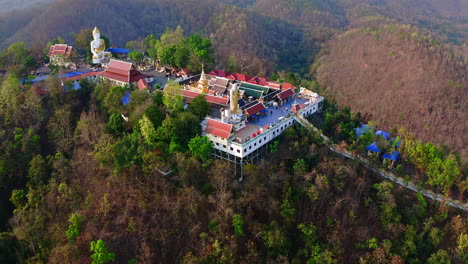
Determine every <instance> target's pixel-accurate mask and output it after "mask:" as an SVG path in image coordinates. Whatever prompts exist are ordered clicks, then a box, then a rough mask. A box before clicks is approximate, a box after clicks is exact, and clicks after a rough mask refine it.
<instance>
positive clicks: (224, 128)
mask: <svg viewBox="0 0 468 264" xmlns="http://www.w3.org/2000/svg"><path fill="white" fill-rule="evenodd" d="M231 131H232V125H230V124H226V123H223V122H221V121H217V120H214V119H208V122H207V123H206V127H205V133H207V134H212V135H215V136H218V137H222V138H225V139H228V138H229V136H230V135H231Z"/></svg>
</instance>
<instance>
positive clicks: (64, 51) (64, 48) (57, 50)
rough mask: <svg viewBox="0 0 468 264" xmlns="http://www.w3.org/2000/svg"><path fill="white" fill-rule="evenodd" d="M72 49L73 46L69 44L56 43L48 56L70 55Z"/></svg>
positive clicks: (51, 47)
mask: <svg viewBox="0 0 468 264" xmlns="http://www.w3.org/2000/svg"><path fill="white" fill-rule="evenodd" d="M72 50H73V47H72V46H68V45H67V44H55V45H52V46H50V49H49V54H48V55H47V56H49V57H50V56H54V55H63V56H65V57H69V56H70V53H71V51H72Z"/></svg>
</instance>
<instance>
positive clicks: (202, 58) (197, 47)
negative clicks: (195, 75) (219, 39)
mask: <svg viewBox="0 0 468 264" xmlns="http://www.w3.org/2000/svg"><path fill="white" fill-rule="evenodd" d="M186 43H187V46H188V47H189V49H190V50H191V64H192V69H194V70H198V69H200V68H201V66H202V65H203V64H205V65H206V64H209V63H212V62H214V58H213V55H214V49H213V47H212V45H211V40H210V39H206V38H202V37H200V36H199V35H197V34H195V35H192V36H190V37H189V38H188V39H187V40H186Z"/></svg>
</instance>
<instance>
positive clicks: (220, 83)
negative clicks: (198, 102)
mask: <svg viewBox="0 0 468 264" xmlns="http://www.w3.org/2000/svg"><path fill="white" fill-rule="evenodd" d="M228 84H229V80H228V79H224V78H215V80H214V83H213V86H212V87H211V89H212V90H214V91H216V92H217V93H219V94H224V92H225V91H226V89H227V86H228Z"/></svg>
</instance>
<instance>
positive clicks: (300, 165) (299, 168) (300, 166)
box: [293, 159, 307, 176]
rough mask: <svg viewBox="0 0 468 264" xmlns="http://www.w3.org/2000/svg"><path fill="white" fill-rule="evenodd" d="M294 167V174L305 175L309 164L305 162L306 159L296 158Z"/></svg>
mask: <svg viewBox="0 0 468 264" xmlns="http://www.w3.org/2000/svg"><path fill="white" fill-rule="evenodd" d="M293 169H294V174H296V175H297V176H299V175H304V174H305V173H306V171H307V166H306V164H305V161H304V160H303V159H298V160H296V162H295V163H294V166H293Z"/></svg>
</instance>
